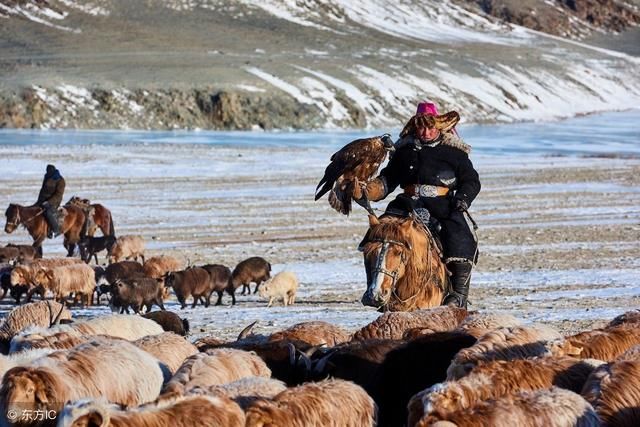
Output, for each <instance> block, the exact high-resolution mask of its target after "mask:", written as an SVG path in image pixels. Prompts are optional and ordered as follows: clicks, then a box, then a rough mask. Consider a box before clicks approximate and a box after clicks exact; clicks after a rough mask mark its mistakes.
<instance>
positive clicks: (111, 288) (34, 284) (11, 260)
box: [0, 236, 298, 313]
mask: <svg viewBox="0 0 640 427" xmlns="http://www.w3.org/2000/svg"><path fill="white" fill-rule="evenodd" d="M110 240H113V244H112V245H108V244H107V243H105V242H108V241H110ZM105 245H106V246H105ZM79 246H80V254H81V258H80V259H78V258H49V259H44V258H36V256H37V252H36V251H34V250H33V248H32V247H31V246H16V245H11V246H6V247H4V248H0V282H1V284H2V289H3V294H2V297H1V298H4V297H5V296H6V294H7V293H10V295H11V296H12V297H13V298H14V299H15V301H16V303H20V301H21V299H22V297H23V296H24V295H26V300H27V302H30V301H31V299H32V297H33V295H34V294H39V295H40V298H41V299H44V298H45V297H46V295H47V294H48V293H50V294H53V295H54V298H55V300H57V301H60V302H63V301H66V300H68V299H69V298H71V297H73V299H74V300H75V301H76V302H78V303H80V304H82V305H85V306H87V305H91V304H93V301H94V294H97V303H98V304H100V300H101V298H100V297H101V296H102V295H103V294H105V293H108V294H109V302H110V305H111V307H112V309H114V311H115V310H119V311H120V312H121V313H122V312H125V311H126V312H127V313H129V309H132V310H133V311H134V312H135V313H139V312H140V310H142V309H143V308H145V307H146V310H147V312H149V311H151V309H152V307H153V306H154V305H157V306H158V307H160V308H161V309H162V310H164V303H163V301H165V300H166V299H167V298H168V297H169V290H170V289H173V292H174V293H175V295H176V298H177V299H178V302H179V303H180V305H181V307H182V308H185V307H186V305H187V300H191V306H192V307H194V308H195V307H196V305H197V304H198V302H200V303H201V304H203V305H204V306H205V307H208V306H209V305H210V304H211V296H212V295H213V293H216V294H217V296H218V299H217V301H216V305H220V304H221V303H222V296H223V294H224V293H225V292H226V293H228V294H229V295H230V296H231V299H232V304H235V303H236V296H235V293H236V290H237V289H238V288H240V286H242V288H243V289H242V294H243V295H244V294H245V292H247V291H248V290H249V285H250V284H251V283H255V284H256V287H255V290H254V292H257V291H258V288H259V287H260V285H261V284H262V286H261V287H260V296H261V297H263V298H265V299H268V300H269V303H268V306H271V305H272V304H273V302H274V300H275V299H277V298H281V299H282V301H283V304H284V305H285V306H287V305H289V304H293V303H294V302H295V296H296V292H297V289H298V279H297V277H296V276H295V274H294V273H292V272H287V271H283V272H280V273H278V274H276V275H275V276H273V277H271V265H270V264H269V263H268V262H267V261H266V260H265V259H264V258H261V257H251V258H248V259H246V260H244V261H241V262H240V263H238V265H237V266H236V267H235V269H234V270H233V271H231V269H230V268H229V267H226V266H224V265H220V264H207V265H203V266H189V267H187V268H184V262H182V261H180V260H178V259H177V258H175V257H172V256H166V255H162V256H155V257H151V258H149V259H147V260H145V259H144V240H142V238H141V237H139V236H121V237H118V238H117V239H115V238H111V237H110V236H107V237H87V238H85V239H83V240H82V241H81V242H80V245H79ZM101 248H102V249H103V250H105V249H106V250H107V251H108V260H109V265H108V266H107V267H106V268H103V267H102V266H99V265H97V266H93V267H92V266H89V264H88V263H89V262H90V260H91V258H92V257H96V253H97V252H96V251H97V250H98V249H101ZM138 258H140V260H141V261H142V262H143V263H142V264H141V263H139V262H138ZM96 260H97V258H96ZM83 261H84V262H83ZM249 292H250V290H249Z"/></svg>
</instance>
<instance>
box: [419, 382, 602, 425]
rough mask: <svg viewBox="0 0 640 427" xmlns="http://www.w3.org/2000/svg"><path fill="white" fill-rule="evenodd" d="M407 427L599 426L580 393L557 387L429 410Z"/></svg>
mask: <svg viewBox="0 0 640 427" xmlns="http://www.w3.org/2000/svg"><path fill="white" fill-rule="evenodd" d="M408 425H409V427H427V426H433V427H486V426H493V427H510V426H518V427H541V426H545V427H599V425H600V424H599V422H598V417H597V415H596V413H595V412H594V410H593V408H592V407H591V405H590V404H589V403H587V402H586V401H585V400H584V399H583V398H582V397H581V396H580V395H578V394H576V393H574V392H572V391H569V390H564V389H561V388H558V387H553V388H551V389H545V390H536V391H532V392H529V391H525V392H520V393H518V394H512V395H508V396H503V397H501V398H499V399H496V400H487V401H483V402H478V403H477V404H476V405H475V406H473V407H472V408H466V409H462V410H460V411H456V412H444V413H431V414H430V415H428V416H426V417H424V418H422V419H420V420H418V421H417V422H416V423H410V424H408Z"/></svg>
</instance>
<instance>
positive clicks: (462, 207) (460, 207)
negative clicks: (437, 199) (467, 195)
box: [451, 198, 469, 212]
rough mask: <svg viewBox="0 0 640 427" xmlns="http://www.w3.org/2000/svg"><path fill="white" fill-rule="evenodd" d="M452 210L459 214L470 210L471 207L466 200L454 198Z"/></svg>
mask: <svg viewBox="0 0 640 427" xmlns="http://www.w3.org/2000/svg"><path fill="white" fill-rule="evenodd" d="M451 208H452V209H453V210H456V211H458V212H464V211H466V210H468V209H469V205H468V204H467V202H466V201H465V200H464V199H460V198H453V200H451Z"/></svg>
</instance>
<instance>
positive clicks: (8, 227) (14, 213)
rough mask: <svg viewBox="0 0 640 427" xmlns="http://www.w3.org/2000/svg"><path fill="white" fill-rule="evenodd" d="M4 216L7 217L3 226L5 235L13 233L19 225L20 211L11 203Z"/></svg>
mask: <svg viewBox="0 0 640 427" xmlns="http://www.w3.org/2000/svg"><path fill="white" fill-rule="evenodd" d="M4 215H5V216H6V217H7V223H6V224H5V226H4V231H5V232H6V233H13V231H14V230H15V229H16V228H18V225H20V222H21V220H20V210H19V209H18V206H17V205H14V204H13V203H12V204H10V205H9V207H8V208H7V210H6V212H5V213H4Z"/></svg>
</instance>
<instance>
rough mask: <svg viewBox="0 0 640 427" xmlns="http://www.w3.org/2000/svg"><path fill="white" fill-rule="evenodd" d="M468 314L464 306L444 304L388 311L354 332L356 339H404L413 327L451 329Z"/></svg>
mask: <svg viewBox="0 0 640 427" xmlns="http://www.w3.org/2000/svg"><path fill="white" fill-rule="evenodd" d="M466 316H467V310H465V309H463V308H457V307H451V306H442V307H436V308H430V309H427V310H416V311H411V312H388V313H385V314H383V315H381V316H380V317H378V318H377V319H376V320H374V321H373V322H371V323H369V324H368V325H366V326H365V327H363V328H362V329H360V330H359V331H356V333H354V334H353V340H354V341H361V340H367V339H395V340H398V339H402V337H403V335H404V333H405V332H406V331H407V330H409V329H413V328H422V329H429V330H431V331H432V332H445V331H451V330H453V329H455V328H457V327H458V325H459V324H460V322H461V321H462V320H463V319H464V318H465V317H466Z"/></svg>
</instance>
